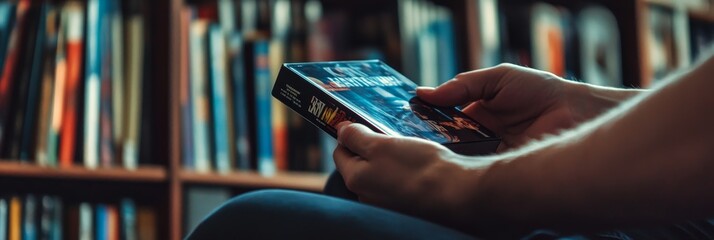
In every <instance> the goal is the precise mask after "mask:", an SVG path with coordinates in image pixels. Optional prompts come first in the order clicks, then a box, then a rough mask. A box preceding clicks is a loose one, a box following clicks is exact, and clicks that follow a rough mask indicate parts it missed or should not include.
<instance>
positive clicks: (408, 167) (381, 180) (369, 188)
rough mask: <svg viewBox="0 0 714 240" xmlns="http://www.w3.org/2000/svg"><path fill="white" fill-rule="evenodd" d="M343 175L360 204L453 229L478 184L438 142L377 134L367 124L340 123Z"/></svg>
mask: <svg viewBox="0 0 714 240" xmlns="http://www.w3.org/2000/svg"><path fill="white" fill-rule="evenodd" d="M337 129H338V131H337V132H338V133H337V140H338V142H339V145H338V146H337V148H336V149H335V151H334V156H333V157H334V159H335V163H336V166H337V169H338V171H339V172H340V173H341V174H342V176H343V178H344V180H345V183H346V185H347V188H348V189H349V190H350V191H352V192H354V193H355V194H357V195H358V196H359V199H360V201H362V202H366V203H369V204H373V205H377V206H380V207H384V208H388V209H393V210H396V211H399V212H403V213H407V214H410V215H415V216H419V217H423V218H426V219H429V220H431V221H435V222H439V223H442V224H445V225H449V223H451V222H455V221H459V219H460V218H459V217H458V216H459V215H462V214H464V213H465V212H468V211H465V210H466V207H467V204H466V203H467V202H468V201H467V200H466V199H464V198H465V196H466V195H465V193H466V192H467V191H466V190H464V189H467V187H466V186H469V184H470V183H471V182H473V181H469V180H467V179H464V178H466V177H471V176H470V175H468V174H466V170H465V169H463V168H462V167H460V166H459V165H458V164H456V163H454V162H452V161H456V159H458V158H459V157H461V156H460V155H457V154H455V153H453V152H451V151H450V150H449V149H447V148H445V147H444V146H441V145H439V144H437V143H434V142H430V141H427V140H423V139H418V138H411V137H395V136H387V135H384V134H379V133H375V132H373V131H372V130H370V129H369V128H367V127H366V126H364V125H361V124H356V123H349V122H343V123H340V124H338V125H337Z"/></svg>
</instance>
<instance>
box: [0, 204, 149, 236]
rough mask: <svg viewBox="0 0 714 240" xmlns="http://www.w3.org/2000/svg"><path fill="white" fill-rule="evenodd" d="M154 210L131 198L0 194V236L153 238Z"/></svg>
mask: <svg viewBox="0 0 714 240" xmlns="http://www.w3.org/2000/svg"><path fill="white" fill-rule="evenodd" d="M156 221H157V219H156V213H155V211H154V210H153V209H151V208H148V207H143V206H137V205H136V204H135V203H134V201H133V200H131V199H122V200H120V201H119V202H117V203H109V204H108V203H88V202H81V203H77V204H65V203H63V201H62V199H61V198H60V197H57V196H49V195H33V194H28V195H23V196H20V195H11V196H6V197H0V239H8V240H20V239H49V240H59V239H98V240H99V239H110V240H114V239H115V240H119V239H123V240H131V239H157V235H156V234H157V232H156V226H157V225H156V224H157V222H156Z"/></svg>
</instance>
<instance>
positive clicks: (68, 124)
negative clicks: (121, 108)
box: [59, 7, 84, 167]
mask: <svg viewBox="0 0 714 240" xmlns="http://www.w3.org/2000/svg"><path fill="white" fill-rule="evenodd" d="M69 11H70V13H69V14H68V16H69V19H68V29H67V51H66V52H67V57H66V58H67V86H66V88H65V90H66V92H65V99H64V106H65V107H64V110H65V112H64V115H63V116H62V126H61V128H60V134H61V142H60V143H61V146H60V154H59V156H60V166H61V167H69V166H71V165H72V162H73V160H74V158H75V149H76V145H77V134H78V133H77V124H78V123H77V119H78V116H77V115H78V114H79V111H78V109H77V107H78V106H79V102H78V99H77V97H78V96H79V94H80V92H79V83H80V80H81V78H82V60H83V57H82V56H83V55H84V50H83V49H84V47H83V45H84V43H83V38H82V30H83V26H82V25H83V23H82V21H83V19H82V18H83V16H82V15H83V14H82V8H81V7H78V8H72V9H70V10H69Z"/></svg>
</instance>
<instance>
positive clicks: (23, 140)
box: [17, 3, 51, 161]
mask: <svg viewBox="0 0 714 240" xmlns="http://www.w3.org/2000/svg"><path fill="white" fill-rule="evenodd" d="M50 8H51V6H50V5H49V3H45V4H42V7H41V8H40V14H39V21H38V23H37V28H36V34H35V42H34V46H33V47H32V48H34V51H33V52H32V55H31V56H32V61H31V63H32V65H31V67H30V70H29V71H30V74H29V75H30V76H29V77H30V78H29V83H28V84H29V85H28V88H27V100H26V101H25V102H26V104H27V105H25V109H24V110H25V112H24V116H23V117H22V119H21V120H19V121H20V122H22V123H21V126H22V130H21V131H19V132H18V133H19V136H18V138H17V139H19V140H20V144H19V154H18V155H19V158H20V160H21V161H28V160H30V159H32V158H34V157H35V155H34V153H35V151H33V150H34V147H35V132H36V130H37V122H39V121H38V118H37V111H38V108H39V106H38V104H39V99H40V86H41V83H42V74H43V70H44V67H43V63H44V55H45V54H47V53H46V51H45V46H46V44H47V43H46V39H47V34H46V31H47V29H46V28H47V14H48V12H49V9H50Z"/></svg>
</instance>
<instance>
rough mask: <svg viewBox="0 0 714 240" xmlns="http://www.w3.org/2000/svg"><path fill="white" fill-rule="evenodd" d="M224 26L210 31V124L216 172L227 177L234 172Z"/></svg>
mask: <svg viewBox="0 0 714 240" xmlns="http://www.w3.org/2000/svg"><path fill="white" fill-rule="evenodd" d="M225 40H226V39H225V35H224V32H223V30H222V29H221V26H220V25H218V24H211V25H210V26H209V29H208V50H209V54H208V55H209V59H208V60H209V66H210V77H211V79H210V84H209V85H210V89H211V90H210V92H211V120H212V121H213V134H211V135H212V136H213V143H214V144H213V156H214V161H215V163H214V164H215V167H216V170H217V171H218V172H220V173H228V172H230V170H231V164H230V162H231V159H232V156H233V154H232V153H231V152H230V147H231V144H230V143H229V132H230V131H231V128H230V127H229V119H230V118H231V117H230V113H231V109H229V108H228V102H229V100H230V99H229V97H228V92H227V90H228V87H227V86H228V84H227V80H228V77H227V76H226V75H227V73H226V70H227V68H226V54H225V53H226V44H225Z"/></svg>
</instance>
